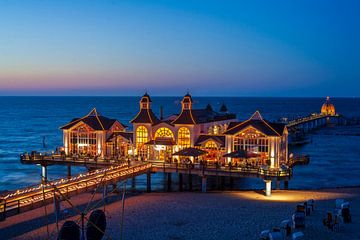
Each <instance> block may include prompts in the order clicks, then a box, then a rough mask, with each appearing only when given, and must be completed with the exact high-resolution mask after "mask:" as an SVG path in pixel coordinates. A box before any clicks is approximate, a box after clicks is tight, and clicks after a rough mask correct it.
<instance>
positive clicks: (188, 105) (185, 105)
mask: <svg viewBox="0 0 360 240" xmlns="http://www.w3.org/2000/svg"><path fill="white" fill-rule="evenodd" d="M192 103H193V100H192V98H191V95H190V93H189V92H187V93H186V95H185V96H184V98H183V100H182V101H181V105H182V110H191V109H192Z"/></svg>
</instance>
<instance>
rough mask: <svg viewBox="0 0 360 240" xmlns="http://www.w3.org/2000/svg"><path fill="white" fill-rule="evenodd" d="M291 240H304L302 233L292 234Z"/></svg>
mask: <svg viewBox="0 0 360 240" xmlns="http://www.w3.org/2000/svg"><path fill="white" fill-rule="evenodd" d="M291 239H292V240H300V239H305V236H304V233H303V232H294V233H293V234H292V236H291Z"/></svg>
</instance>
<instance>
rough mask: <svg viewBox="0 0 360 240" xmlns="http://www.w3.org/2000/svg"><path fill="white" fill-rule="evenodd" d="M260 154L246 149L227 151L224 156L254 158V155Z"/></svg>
mask: <svg viewBox="0 0 360 240" xmlns="http://www.w3.org/2000/svg"><path fill="white" fill-rule="evenodd" d="M259 156H260V154H258V153H254V152H249V151H246V150H238V151H234V152H231V153H226V154H224V155H223V157H229V158H253V157H259Z"/></svg>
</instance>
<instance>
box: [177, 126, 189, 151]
mask: <svg viewBox="0 0 360 240" xmlns="http://www.w3.org/2000/svg"><path fill="white" fill-rule="evenodd" d="M178 145H179V147H180V148H187V147H190V130H189V129H188V128H186V127H181V128H180V129H179V132H178Z"/></svg>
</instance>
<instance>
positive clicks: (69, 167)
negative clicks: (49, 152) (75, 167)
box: [67, 164, 71, 179]
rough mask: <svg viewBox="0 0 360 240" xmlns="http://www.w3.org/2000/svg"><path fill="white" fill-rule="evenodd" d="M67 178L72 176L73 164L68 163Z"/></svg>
mask: <svg viewBox="0 0 360 240" xmlns="http://www.w3.org/2000/svg"><path fill="white" fill-rule="evenodd" d="M67 178H68V179H70V178H71V165H70V164H68V165H67Z"/></svg>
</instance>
